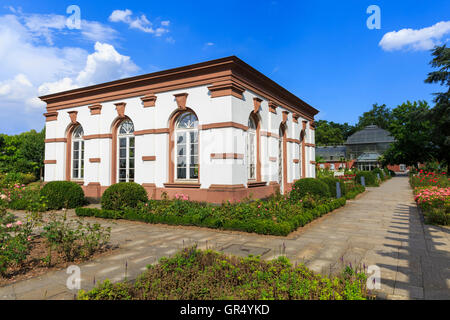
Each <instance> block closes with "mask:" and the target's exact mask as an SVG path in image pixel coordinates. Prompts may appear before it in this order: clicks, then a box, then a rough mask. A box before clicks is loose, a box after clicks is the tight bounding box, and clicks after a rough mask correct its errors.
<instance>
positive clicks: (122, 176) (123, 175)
mask: <svg viewBox="0 0 450 320" xmlns="http://www.w3.org/2000/svg"><path fill="white" fill-rule="evenodd" d="M119 178H120V179H124V180H125V179H126V178H127V171H126V170H125V169H120V170H119Z"/></svg>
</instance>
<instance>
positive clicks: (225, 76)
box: [40, 56, 318, 120]
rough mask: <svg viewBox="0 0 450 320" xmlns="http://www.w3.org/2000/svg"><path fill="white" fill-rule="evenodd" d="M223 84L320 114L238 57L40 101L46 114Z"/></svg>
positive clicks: (308, 115)
mask: <svg viewBox="0 0 450 320" xmlns="http://www.w3.org/2000/svg"><path fill="white" fill-rule="evenodd" d="M224 81H225V82H230V81H231V82H232V83H233V85H234V86H235V87H237V86H241V87H243V88H245V89H248V90H251V91H253V92H255V93H256V94H258V95H260V96H261V97H262V98H264V99H266V100H270V101H273V102H274V103H276V104H279V105H280V106H282V107H284V108H285V109H287V110H290V111H292V112H296V113H298V114H300V115H301V116H302V117H304V118H306V119H308V120H312V119H313V118H314V115H316V114H317V113H318V111H317V110H316V109H314V108H313V107H312V106H310V105H309V104H307V103H306V102H304V101H303V100H301V99H300V98H298V97H297V96H295V95H293V94H292V93H291V92H289V91H288V90H286V89H284V88H283V87H281V86H280V85H278V84H277V83H276V82H274V81H273V80H271V79H269V78H268V77H266V76H265V75H263V74H262V73H260V72H259V71H257V70H256V69H254V68H253V67H251V66H249V65H248V64H246V63H245V62H243V61H242V60H240V59H239V58H237V57H235V56H231V57H226V58H222V59H217V60H212V61H207V62H202V63H197V64H193V65H189V66H184V67H180V68H175V69H169V70H164V71H159V72H154V73H150V74H145V75H140V76H136V77H131V78H126V79H121V80H116V81H112V82H106V83H102V84H97V85H93V86H89V87H84V88H79V89H73V90H69V91H64V92H60V93H54V94H50V95H45V96H41V97H40V99H41V100H42V101H44V102H46V103H47V112H55V111H57V110H61V109H66V108H73V107H74V106H83V105H92V104H98V103H103V102H107V101H114V100H119V99H125V98H132V97H143V96H146V95H147V94H148V93H149V92H152V93H153V94H157V93H161V92H166V91H169V90H178V89H185V88H190V87H194V86H198V85H209V86H211V85H214V84H216V83H221V82H224Z"/></svg>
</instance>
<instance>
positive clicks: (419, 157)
mask: <svg viewBox="0 0 450 320" xmlns="http://www.w3.org/2000/svg"><path fill="white" fill-rule="evenodd" d="M429 110H430V107H429V105H428V103H427V102H426V101H417V102H416V101H415V102H413V103H411V102H409V101H407V102H406V103H403V104H401V105H399V106H397V107H396V108H394V109H393V110H392V117H391V120H390V125H389V127H388V128H387V129H388V130H389V132H390V133H391V135H392V136H393V137H394V138H395V140H396V141H395V142H394V143H393V144H392V145H391V146H390V148H389V149H388V150H387V151H386V152H385V153H384V154H383V161H384V164H399V163H404V164H406V165H414V166H416V167H417V164H418V163H419V162H424V161H427V160H431V158H432V150H433V145H432V143H431V139H430V135H431V130H432V123H431V121H430V120H428V119H426V115H427V114H428V112H429Z"/></svg>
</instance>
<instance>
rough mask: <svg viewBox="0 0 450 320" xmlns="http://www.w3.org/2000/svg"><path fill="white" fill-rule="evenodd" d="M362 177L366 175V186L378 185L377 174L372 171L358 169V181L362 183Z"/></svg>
mask: <svg viewBox="0 0 450 320" xmlns="http://www.w3.org/2000/svg"><path fill="white" fill-rule="evenodd" d="M361 177H364V180H365V181H366V186H376V187H378V181H377V180H378V179H377V176H376V174H375V173H373V172H372V171H358V172H357V173H356V183H359V184H361Z"/></svg>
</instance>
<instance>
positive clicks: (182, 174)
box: [177, 167, 186, 179]
mask: <svg viewBox="0 0 450 320" xmlns="http://www.w3.org/2000/svg"><path fill="white" fill-rule="evenodd" d="M177 178H178V179H186V167H178V168H177Z"/></svg>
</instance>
